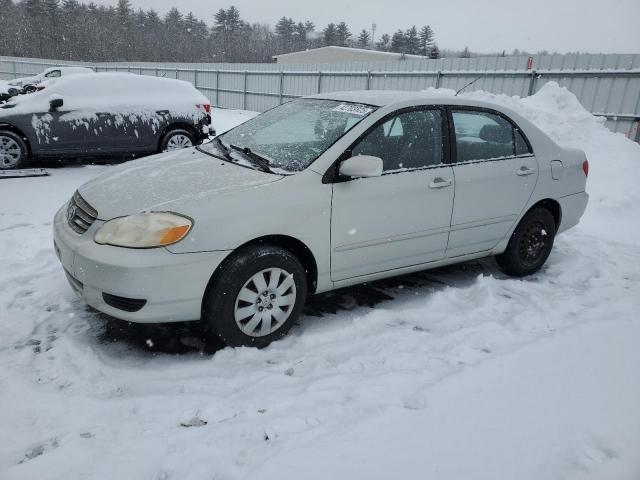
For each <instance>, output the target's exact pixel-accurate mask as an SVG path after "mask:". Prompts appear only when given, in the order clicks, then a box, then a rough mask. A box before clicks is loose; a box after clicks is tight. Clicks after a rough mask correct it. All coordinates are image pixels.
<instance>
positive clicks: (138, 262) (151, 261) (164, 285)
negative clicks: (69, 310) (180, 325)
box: [53, 205, 229, 323]
mask: <svg viewBox="0 0 640 480" xmlns="http://www.w3.org/2000/svg"><path fill="white" fill-rule="evenodd" d="M66 207H67V206H66V205H65V206H63V207H62V208H61V209H60V210H59V211H58V213H57V214H56V216H55V219H54V224H53V239H54V247H55V250H56V254H57V255H58V258H59V259H60V262H61V263H62V267H63V268H64V270H65V273H66V275H67V278H68V279H69V283H70V284H71V286H72V288H73V289H74V290H75V291H76V292H78V294H79V295H80V296H81V297H82V298H83V299H84V300H85V301H86V302H87V303H88V304H89V305H90V306H92V307H93V308H95V309H97V310H99V311H101V312H103V313H106V314H108V315H111V316H113V317H115V318H119V319H121V320H127V321H131V322H139V323H161V322H179V321H189V320H199V319H200V316H201V308H202V297H203V296H204V292H205V289H206V287H207V283H208V282H209V279H210V278H211V275H212V274H213V272H214V271H215V269H216V268H217V267H218V265H220V262H222V260H223V259H224V258H225V257H226V255H227V254H228V253H229V252H228V251H214V252H199V253H183V254H175V253H171V252H169V251H168V250H167V249H165V248H150V249H131V248H120V247H113V246H111V245H99V244H97V243H95V242H94V241H93V236H94V235H95V232H96V230H97V229H98V228H99V227H100V226H101V225H102V224H103V223H104V222H101V221H99V220H98V221H96V222H95V223H94V224H93V225H92V226H91V227H90V228H89V230H87V232H86V233H84V234H78V233H76V232H74V231H73V230H72V229H71V228H70V227H69V225H68V223H67V220H66V215H65V213H66ZM103 294H107V295H106V296H107V297H109V295H111V296H118V297H124V298H127V299H144V300H146V302H145V303H144V306H143V307H142V308H140V309H139V310H137V311H134V312H130V311H125V310H123V309H121V308H114V307H113V306H111V305H109V304H107V303H106V302H105V298H104V296H103Z"/></svg>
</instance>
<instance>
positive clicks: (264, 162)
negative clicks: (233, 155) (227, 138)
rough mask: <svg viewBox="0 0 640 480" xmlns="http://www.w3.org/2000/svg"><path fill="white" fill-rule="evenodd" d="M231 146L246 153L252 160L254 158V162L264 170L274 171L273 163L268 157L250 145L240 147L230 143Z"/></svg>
mask: <svg viewBox="0 0 640 480" xmlns="http://www.w3.org/2000/svg"><path fill="white" fill-rule="evenodd" d="M229 146H230V147H231V148H233V149H234V150H237V151H239V152H242V153H244V154H245V155H246V156H247V157H248V158H249V159H250V160H253V164H254V165H257V166H258V168H260V170H262V171H263V172H267V173H273V171H272V170H271V164H270V163H269V160H268V159H267V158H265V157H263V156H262V155H259V154H257V153H256V152H254V151H252V150H251V149H250V148H249V147H239V146H238V145H234V144H230V145H229Z"/></svg>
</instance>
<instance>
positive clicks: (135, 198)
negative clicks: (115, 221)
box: [78, 148, 282, 220]
mask: <svg viewBox="0 0 640 480" xmlns="http://www.w3.org/2000/svg"><path fill="white" fill-rule="evenodd" d="M281 178H282V176H280V175H274V174H270V173H265V172H261V171H257V170H253V169H251V168H246V167H243V166H240V165H236V164H233V163H230V162H227V161H224V160H220V159H218V158H215V157H212V156H211V155H207V154H206V153H203V152H200V151H198V150H196V149H195V148H189V149H184V150H178V151H175V152H168V153H163V154H159V155H154V156H151V157H147V158H144V159H141V160H134V161H131V162H128V163H126V164H123V165H119V166H117V167H113V168H110V169H109V171H108V172H105V173H103V174H101V175H99V176H97V177H96V178H94V179H93V180H90V181H89V182H87V183H85V184H84V185H82V186H81V187H80V188H79V189H78V190H79V192H80V195H82V197H83V198H84V199H85V200H86V201H87V202H88V203H89V204H90V205H91V206H92V207H94V208H95V209H96V210H97V211H98V218H99V219H101V220H110V219H112V218H115V217H122V216H125V215H131V214H134V213H139V212H144V211H173V212H176V213H183V214H185V215H189V214H190V210H191V209H192V208H195V207H197V206H200V207H201V206H202V203H203V202H206V201H208V200H210V198H211V197H213V196H218V195H225V194H230V193H235V192H238V191H242V190H246V189H250V188H256V187H260V186H261V185H265V184H268V183H272V182H274V181H277V180H280V179H281Z"/></svg>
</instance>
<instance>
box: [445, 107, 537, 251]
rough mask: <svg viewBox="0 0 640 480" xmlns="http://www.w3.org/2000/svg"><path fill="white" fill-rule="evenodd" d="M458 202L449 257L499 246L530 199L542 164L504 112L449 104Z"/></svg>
mask: <svg viewBox="0 0 640 480" xmlns="http://www.w3.org/2000/svg"><path fill="white" fill-rule="evenodd" d="M450 121H451V122H452V125H453V129H452V130H453V140H452V150H453V152H454V158H455V160H456V161H455V163H453V173H454V177H455V201H454V205H453V214H452V217H451V234H450V236H449V245H448V248H447V256H448V257H455V256H458V255H465V254H470V253H476V252H482V251H486V250H490V249H492V248H493V247H495V246H496V245H497V244H498V242H499V241H500V240H502V239H503V238H504V237H505V236H506V235H507V234H508V232H509V231H510V229H511V227H512V226H513V224H514V222H515V221H516V220H517V218H518V216H519V215H520V213H521V212H522V210H523V209H524V207H525V205H526V204H527V202H528V201H529V198H530V197H531V194H532V193H533V189H534V187H535V184H536V181H537V178H538V163H537V161H536V158H535V157H534V155H533V153H532V151H531V148H530V147H529V144H528V142H527V141H526V139H525V137H524V135H523V134H522V133H521V132H520V131H519V129H518V128H517V127H516V125H515V124H514V123H513V122H512V121H511V120H510V119H507V118H506V117H505V116H503V115H502V114H500V113H498V112H495V111H491V110H485V109H476V108H466V107H465V108H461V107H451V109H450Z"/></svg>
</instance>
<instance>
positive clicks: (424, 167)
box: [331, 108, 454, 281]
mask: <svg viewBox="0 0 640 480" xmlns="http://www.w3.org/2000/svg"><path fill="white" fill-rule="evenodd" d="M443 120H444V113H443V110H440V109H438V108H423V109H413V110H409V111H403V112H401V113H398V114H396V115H393V116H391V117H386V118H385V119H383V120H381V121H380V122H379V123H378V124H377V125H376V126H374V127H373V128H372V129H370V130H369V132H368V133H367V134H366V135H365V136H364V137H363V138H362V139H361V140H360V141H359V143H357V144H356V145H355V146H354V147H353V148H352V154H353V155H373V156H376V157H380V158H382V160H383V165H384V169H383V174H382V176H380V177H372V178H359V179H350V180H347V181H341V182H337V183H334V185H333V203H332V213H331V279H332V280H333V281H341V280H346V279H349V278H354V277H360V276H364V275H369V274H374V273H378V272H383V271H389V270H394V269H399V268H403V267H408V266H413V265H419V264H425V263H428V262H432V261H435V260H440V259H442V258H444V257H445V252H446V248H447V239H448V235H449V225H450V220H451V210H452V207H453V193H454V179H453V171H452V168H451V166H449V165H447V164H446V163H445V162H446V157H445V149H444V145H445V143H444V142H443V137H444V138H446V135H445V136H443V132H446V129H445V128H443V126H444V125H446V124H445V122H444V121H443Z"/></svg>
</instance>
